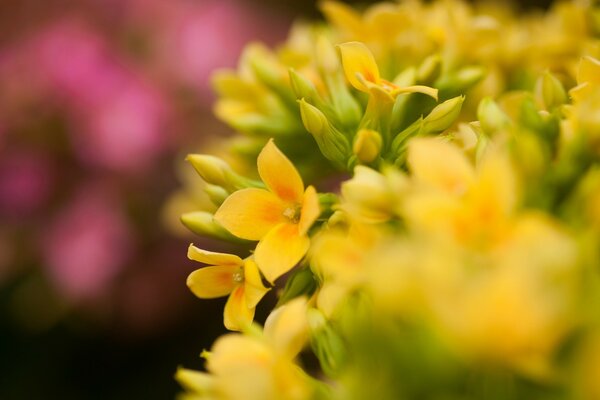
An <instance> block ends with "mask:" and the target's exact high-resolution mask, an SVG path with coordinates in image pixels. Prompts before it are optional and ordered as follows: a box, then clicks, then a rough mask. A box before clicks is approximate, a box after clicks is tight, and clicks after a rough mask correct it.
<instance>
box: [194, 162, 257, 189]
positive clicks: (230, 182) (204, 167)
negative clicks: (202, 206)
mask: <svg viewBox="0 0 600 400" xmlns="http://www.w3.org/2000/svg"><path fill="white" fill-rule="evenodd" d="M185 159H186V161H188V162H189V163H190V164H192V166H193V167H194V169H195V170H196V172H198V174H199V175H200V176H201V177H202V179H204V181H205V182H206V183H208V184H211V185H216V186H220V187H222V188H223V189H224V190H226V191H229V192H233V191H235V190H239V189H245V188H248V187H260V186H262V185H261V184H260V183H259V182H255V181H252V180H250V179H247V178H244V177H243V176H240V175H238V174H236V173H235V172H234V171H233V169H232V168H231V167H230V166H229V164H227V163H226V162H225V161H223V160H221V159H220V158H218V157H215V156H210V155H206V154H188V156H187V157H186V158H185Z"/></svg>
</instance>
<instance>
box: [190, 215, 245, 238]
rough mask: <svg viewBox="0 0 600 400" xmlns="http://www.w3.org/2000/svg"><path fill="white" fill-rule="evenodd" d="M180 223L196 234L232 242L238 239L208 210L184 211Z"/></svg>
mask: <svg viewBox="0 0 600 400" xmlns="http://www.w3.org/2000/svg"><path fill="white" fill-rule="evenodd" d="M181 223H182V224H183V225H184V226H185V227H186V228H188V229H189V230H190V231H192V232H193V233H195V234H196V235H200V236H210V237H214V238H217V239H223V240H227V241H234V242H239V241H240V239H239V238H237V237H235V236H233V235H232V234H231V233H229V232H228V231H227V230H226V229H225V228H223V227H222V226H221V225H220V224H219V223H218V222H217V221H215V220H214V217H213V215H212V214H211V213H209V212H205V211H194V212H189V213H185V214H183V215H182V216H181Z"/></svg>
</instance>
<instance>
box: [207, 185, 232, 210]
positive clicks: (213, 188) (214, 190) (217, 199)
mask: <svg viewBox="0 0 600 400" xmlns="http://www.w3.org/2000/svg"><path fill="white" fill-rule="evenodd" d="M204 192H205V193H206V194H207V196H208V198H209V199H210V201H212V202H213V204H214V205H216V206H217V207H218V206H220V205H221V204H223V202H224V201H225V199H226V198H227V197H229V192H228V191H227V190H225V189H223V188H222V187H221V186H217V185H211V184H210V183H207V184H206V186H205V187H204Z"/></svg>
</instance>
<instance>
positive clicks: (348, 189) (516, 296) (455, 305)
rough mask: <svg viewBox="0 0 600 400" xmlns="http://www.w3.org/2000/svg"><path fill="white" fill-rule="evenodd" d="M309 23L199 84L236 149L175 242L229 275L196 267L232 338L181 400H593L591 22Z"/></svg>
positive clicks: (585, 6)
mask: <svg viewBox="0 0 600 400" xmlns="http://www.w3.org/2000/svg"><path fill="white" fill-rule="evenodd" d="M322 10H323V12H324V14H325V16H326V18H327V22H328V23H327V24H325V25H323V24H316V25H297V26H295V27H294V28H293V30H292V33H291V35H290V38H289V40H288V42H287V43H286V44H284V45H283V46H281V47H280V48H278V49H277V50H276V51H271V50H268V49H266V48H264V47H262V46H260V45H250V46H249V47H248V48H247V50H246V51H245V53H244V55H243V57H242V60H241V64H240V68H239V70H238V71H237V72H232V71H228V72H221V73H219V74H218V75H216V77H215V85H216V88H217V91H218V92H219V94H220V99H219V100H218V102H217V104H216V113H217V115H218V116H219V117H220V118H222V119H223V120H224V121H225V122H227V123H228V124H230V125H231V126H232V127H234V128H235V129H237V130H238V131H240V132H242V133H244V134H245V135H244V136H240V137H235V138H233V139H231V140H230V141H228V142H227V144H226V148H227V149H228V150H229V155H230V159H231V160H232V162H233V161H235V163H236V164H235V165H236V167H235V168H233V167H232V166H231V165H233V164H229V163H227V162H225V161H223V160H222V159H219V158H216V157H213V156H208V155H197V154H196V155H190V156H189V157H188V160H189V161H190V163H191V164H192V165H193V167H194V168H195V169H196V171H197V172H198V173H199V174H200V176H201V177H202V178H203V180H204V182H205V184H204V186H203V187H204V190H205V191H206V193H207V195H208V197H209V198H210V199H211V201H212V203H213V207H214V208H213V209H210V208H207V209H205V210H200V211H196V212H193V213H189V214H185V215H183V217H182V221H183V223H184V224H185V225H186V226H187V227H188V228H190V229H191V230H192V231H194V232H195V233H198V234H201V235H207V236H212V237H215V238H218V239H221V240H228V241H231V242H234V243H237V246H238V247H237V249H238V251H239V254H240V255H241V257H247V258H246V259H245V260H242V258H241V257H240V256H238V255H231V254H223V253H213V252H209V251H205V250H200V249H198V248H196V247H194V246H191V247H190V250H189V253H188V255H189V258H191V259H193V260H196V261H199V262H202V263H204V264H207V265H209V266H208V267H204V268H201V269H199V270H197V271H195V272H193V273H192V274H191V275H190V277H189V279H188V286H189V287H190V288H191V290H192V291H193V292H194V293H195V294H196V295H197V296H198V297H202V298H212V297H219V296H224V295H227V294H229V293H231V294H230V298H229V300H228V302H227V305H226V306H225V313H224V317H225V318H224V319H225V326H226V327H227V328H228V329H230V330H234V331H239V332H238V333H231V334H228V335H225V336H223V337H222V338H220V339H218V341H217V342H216V343H215V345H214V346H213V348H212V350H211V351H207V352H204V353H203V357H205V358H206V360H207V365H206V368H207V371H208V372H207V373H204V372H194V371H192V370H187V369H180V370H179V371H178V373H177V378H178V379H179V381H180V382H181V383H182V385H183V386H184V387H185V388H186V389H187V393H186V396H187V397H186V398H190V399H249V398H250V399H254V398H256V399H311V398H314V399H338V398H339V399H364V398H378V399H418V398H457V399H458V398H461V399H481V398H503V399H506V398H511V399H512V398H514V399H521V398H523V399H524V398H544V399H546V398H547V399H551V398H552V399H567V398H568V399H594V398H599V396H600V385H599V384H598V382H600V375H599V370H598V367H597V366H598V365H599V364H600V350H599V349H600V318H599V316H598V313H597V312H596V307H597V305H598V304H599V301H600V298H599V297H598V293H600V279H599V278H600V275H599V274H600V264H599V262H598V260H600V251H599V249H600V119H599V118H598V115H599V114H598V110H599V109H600V80H599V77H600V61H599V58H600V50H599V49H600V40H599V39H600V38H599V35H598V34H599V33H600V23H599V21H600V9H599V8H596V7H595V6H593V5H592V4H591V3H589V2H584V1H580V2H578V1H573V2H570V3H560V4H558V5H556V6H555V7H553V8H552V9H551V10H550V11H549V12H548V13H547V14H544V15H529V16H526V17H517V15H516V13H514V12H513V11H512V10H511V9H509V8H508V7H507V6H499V5H498V6H494V7H491V6H488V7H483V6H482V7H478V8H475V7H472V6H469V5H467V4H465V3H463V2H461V1H454V0H448V1H437V2H432V3H421V2H419V1H403V2H399V3H398V4H392V3H383V4H379V5H374V6H372V7H370V8H368V9H366V10H364V12H362V13H361V12H358V11H356V10H354V9H352V8H350V7H348V6H346V5H344V4H342V3H338V2H334V1H326V2H324V3H323V4H322ZM255 159H256V160H257V161H256V164H257V174H255V173H254V168H253V163H254V160H255ZM258 178H260V179H258ZM304 182H310V183H311V184H312V185H314V186H307V187H306V186H305V184H304ZM315 188H316V189H315ZM255 243H256V245H254V244H255ZM249 249H251V250H249ZM242 253H245V254H242ZM270 289H276V290H273V291H272V292H271V293H274V292H277V293H278V303H277V305H276V307H275V309H274V310H273V311H272V312H271V314H270V316H269V317H268V318H267V321H266V323H265V325H264V329H263V328H260V327H259V325H258V324H256V323H253V317H254V311H255V308H256V307H257V304H258V303H259V301H260V300H261V298H263V296H265V295H266V294H267V292H268V291H269V290H270ZM259 307H260V305H259ZM302 349H304V350H305V352H306V354H311V357H312V358H311V357H307V358H305V359H303V360H304V361H301V360H300V358H299V357H298V354H299V352H300V351H301V350H302ZM313 359H316V361H317V362H313V361H312V360H313ZM366 382H368V384H365V383H366Z"/></svg>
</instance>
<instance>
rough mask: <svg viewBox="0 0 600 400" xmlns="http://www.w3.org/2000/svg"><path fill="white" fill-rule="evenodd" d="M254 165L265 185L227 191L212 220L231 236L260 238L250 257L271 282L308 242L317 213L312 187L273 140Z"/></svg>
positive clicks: (296, 259) (290, 265)
mask: <svg viewBox="0 0 600 400" xmlns="http://www.w3.org/2000/svg"><path fill="white" fill-rule="evenodd" d="M257 163H258V173H259V175H260V177H261V179H262V180H263V182H264V183H265V185H266V186H267V189H258V188H249V189H242V190H239V191H237V192H234V193H232V194H231V196H229V197H228V198H227V199H226V200H225V202H223V204H222V205H221V207H220V208H219V209H218V210H217V212H216V213H215V220H216V221H218V222H219V223H220V224H221V225H223V226H224V227H225V229H227V230H228V231H229V232H231V233H232V234H234V235H235V236H238V237H240V238H243V239H248V240H260V242H259V243H258V245H257V246H256V251H255V253H254V257H255V260H256V263H257V264H258V267H259V268H260V270H261V271H262V273H263V274H264V276H265V278H267V280H268V281H269V282H273V281H274V280H275V279H277V278H278V277H279V276H281V275H283V274H284V273H286V272H287V271H289V270H290V269H291V268H293V267H294V265H296V264H297V263H298V262H299V261H300V260H301V259H302V257H304V255H305V254H306V252H307V251H308V248H309V245H310V239H309V237H308V235H307V232H308V229H309V228H310V227H311V225H312V224H313V223H314V222H315V220H316V219H317V217H318V216H319V214H320V212H321V211H320V208H319V199H318V196H317V192H316V190H315V188H314V187H312V186H309V187H308V188H306V191H305V190H304V183H303V182H302V178H301V177H300V174H299V173H298V171H297V170H296V168H295V167H294V165H293V164H292V163H291V161H290V160H288V159H287V158H286V156H285V155H284V154H283V153H282V152H281V151H280V150H279V149H278V148H277V146H275V144H274V143H273V140H270V141H269V142H268V143H267V145H266V146H265V147H264V149H263V150H262V151H261V153H260V155H259V156H258V162H257Z"/></svg>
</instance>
